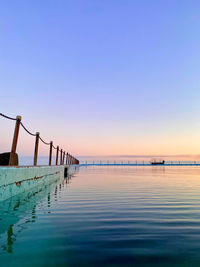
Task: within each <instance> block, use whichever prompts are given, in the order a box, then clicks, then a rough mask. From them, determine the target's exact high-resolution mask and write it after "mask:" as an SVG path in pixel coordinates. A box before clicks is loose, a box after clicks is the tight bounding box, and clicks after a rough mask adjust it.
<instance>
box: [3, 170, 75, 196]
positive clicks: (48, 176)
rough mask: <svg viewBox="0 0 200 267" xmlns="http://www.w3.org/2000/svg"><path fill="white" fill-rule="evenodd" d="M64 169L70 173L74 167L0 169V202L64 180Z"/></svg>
mask: <svg viewBox="0 0 200 267" xmlns="http://www.w3.org/2000/svg"><path fill="white" fill-rule="evenodd" d="M66 168H67V169H68V170H67V172H69V173H72V172H73V171H74V168H75V167H74V166H73V165H72V166H64V165H62V166H37V167H34V166H30V167H0V201H3V200H6V199H8V198H10V197H13V196H15V195H17V194H20V193H24V192H26V191H28V190H30V189H32V188H34V187H40V188H41V187H44V186H46V185H47V184H50V183H52V182H54V181H55V180H58V179H60V178H64V171H65V169H66Z"/></svg>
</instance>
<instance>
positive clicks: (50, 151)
mask: <svg viewBox="0 0 200 267" xmlns="http://www.w3.org/2000/svg"><path fill="white" fill-rule="evenodd" d="M52 148H53V142H52V141H51V142H50V149H49V166H51V160H52Z"/></svg>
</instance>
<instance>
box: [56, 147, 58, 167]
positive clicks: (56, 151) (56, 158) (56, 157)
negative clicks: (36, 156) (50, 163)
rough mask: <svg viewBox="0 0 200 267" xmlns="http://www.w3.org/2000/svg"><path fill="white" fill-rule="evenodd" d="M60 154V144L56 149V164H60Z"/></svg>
mask: <svg viewBox="0 0 200 267" xmlns="http://www.w3.org/2000/svg"><path fill="white" fill-rule="evenodd" d="M58 154H59V146H57V150H56V165H58Z"/></svg>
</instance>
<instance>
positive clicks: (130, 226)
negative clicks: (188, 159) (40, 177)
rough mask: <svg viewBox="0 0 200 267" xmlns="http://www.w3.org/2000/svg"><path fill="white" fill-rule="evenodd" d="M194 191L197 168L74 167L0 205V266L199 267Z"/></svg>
mask: <svg viewBox="0 0 200 267" xmlns="http://www.w3.org/2000/svg"><path fill="white" fill-rule="evenodd" d="M199 192H200V167H175V166H173V167H167V166H157V167H139V166H135V167H131V166H109V167H108V166H99V167H96V166H91V167H90V166H87V167H80V169H79V172H77V173H75V175H74V176H73V179H70V178H68V179H66V180H64V179H62V180H59V181H58V182H57V183H54V184H52V185H49V186H47V187H45V188H43V189H42V190H35V191H32V192H30V193H29V194H26V195H21V196H18V197H17V198H15V199H12V200H9V201H7V202H4V204H3V205H0V210H1V213H0V247H1V254H0V263H1V265H2V266H6V267H7V266H31V267H35V266H37V267H43V266H52V264H53V265H54V266H80V265H81V266H148V267H149V266H153V267H154V266H170V267H172V266H200V194H199ZM77 255H78V256H77ZM30 258H31V262H30Z"/></svg>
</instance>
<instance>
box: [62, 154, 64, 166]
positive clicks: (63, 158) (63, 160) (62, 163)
mask: <svg viewBox="0 0 200 267" xmlns="http://www.w3.org/2000/svg"><path fill="white" fill-rule="evenodd" d="M62 164H64V165H65V151H64V153H63V160H62Z"/></svg>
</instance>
